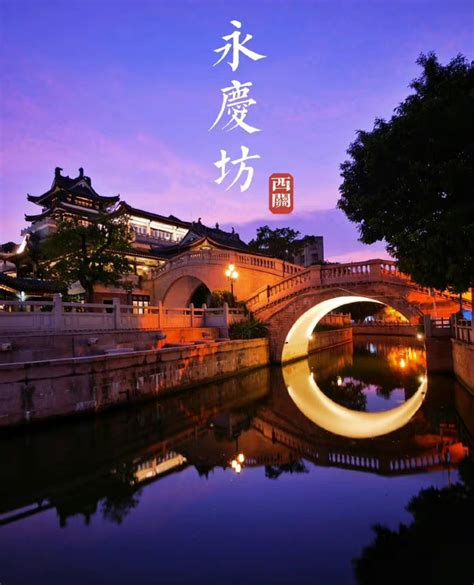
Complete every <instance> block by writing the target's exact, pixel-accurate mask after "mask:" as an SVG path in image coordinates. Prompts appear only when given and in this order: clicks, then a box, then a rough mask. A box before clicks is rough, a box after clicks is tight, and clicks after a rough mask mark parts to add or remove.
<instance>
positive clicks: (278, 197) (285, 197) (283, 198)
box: [272, 193, 291, 207]
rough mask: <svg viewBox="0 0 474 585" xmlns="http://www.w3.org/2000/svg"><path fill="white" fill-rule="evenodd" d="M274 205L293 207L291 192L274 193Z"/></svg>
mask: <svg viewBox="0 0 474 585" xmlns="http://www.w3.org/2000/svg"><path fill="white" fill-rule="evenodd" d="M272 207H291V194H290V193H273V195H272Z"/></svg>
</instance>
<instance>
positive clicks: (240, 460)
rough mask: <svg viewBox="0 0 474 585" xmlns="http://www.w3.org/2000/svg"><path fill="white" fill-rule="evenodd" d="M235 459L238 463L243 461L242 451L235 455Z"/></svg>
mask: <svg viewBox="0 0 474 585" xmlns="http://www.w3.org/2000/svg"><path fill="white" fill-rule="evenodd" d="M237 461H238V462H239V463H243V462H244V461H245V457H244V454H243V453H239V454H238V455H237Z"/></svg>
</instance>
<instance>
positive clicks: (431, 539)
mask: <svg viewBox="0 0 474 585" xmlns="http://www.w3.org/2000/svg"><path fill="white" fill-rule="evenodd" d="M459 471H460V477H461V482H460V483H456V484H454V485H452V486H448V487H445V488H442V489H438V488H435V487H430V488H428V489H424V490H421V491H420V493H419V494H418V495H417V496H415V497H414V498H412V500H411V501H410V502H409V504H408V506H407V508H406V509H407V511H408V512H409V513H410V514H411V515H412V517H413V520H412V522H411V524H408V525H406V524H400V526H399V528H398V530H391V529H389V528H387V527H385V526H381V525H376V526H374V527H373V530H374V533H375V538H374V541H373V542H372V543H371V544H370V545H369V546H367V547H365V548H364V550H363V551H362V554H361V555H360V557H359V558H357V559H355V560H354V561H353V563H354V569H355V574H356V577H357V582H358V583H359V584H360V585H379V584H380V583H384V584H386V585H392V584H393V585H395V584H396V585H399V584H400V583H408V584H411V583H413V584H415V583H417V584H419V583H430V584H431V585H444V584H445V583H453V584H454V583H472V581H473V579H474V565H473V563H472V549H473V546H474V537H473V531H472V518H474V462H473V461H470V460H467V459H465V460H464V461H462V462H461V465H460V467H459Z"/></svg>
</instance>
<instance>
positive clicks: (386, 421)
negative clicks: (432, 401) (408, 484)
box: [283, 360, 427, 439]
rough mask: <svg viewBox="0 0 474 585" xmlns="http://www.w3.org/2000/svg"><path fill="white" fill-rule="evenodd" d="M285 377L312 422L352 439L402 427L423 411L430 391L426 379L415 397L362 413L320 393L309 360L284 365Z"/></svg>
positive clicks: (384, 433) (293, 396) (296, 400)
mask: <svg viewBox="0 0 474 585" xmlns="http://www.w3.org/2000/svg"><path fill="white" fill-rule="evenodd" d="M283 378H284V380H285V384H286V386H287V388H288V393H289V394H290V396H291V398H292V400H293V402H294V403H295V404H296V406H297V407H298V408H299V409H300V410H301V412H302V413H303V414H304V415H305V416H306V417H307V418H309V420H311V421H312V422H314V423H315V424H317V425H318V426H319V427H321V428H323V429H325V430H326V431H329V432H331V433H334V434H336V435H340V436H343V437H348V438H351V439H368V438H372V437H378V436H380V435H386V434H388V433H391V432H393V431H396V430H397V429H400V428H402V427H403V426H404V425H406V424H407V423H408V421H409V420H410V419H411V418H412V417H413V415H414V414H415V413H416V412H417V410H418V409H419V408H420V406H421V404H422V403H423V400H424V398H425V395H426V389H427V381H426V376H423V377H422V379H421V382H420V386H419V388H418V390H417V391H416V392H415V394H413V396H412V397H411V398H409V399H408V400H407V401H406V402H404V403H403V404H401V405H400V406H397V407H395V408H392V409H391V410H387V411H384V412H359V411H355V410H350V409H349V408H346V407H344V406H341V405H340V404H337V403H336V402H334V401H333V400H331V399H330V398H328V397H327V396H326V395H325V394H324V393H323V392H322V391H321V390H320V388H319V387H318V385H317V383H316V381H315V379H314V376H313V374H312V372H311V371H310V368H309V364H308V360H301V361H299V362H295V363H293V364H290V365H287V366H284V367H283Z"/></svg>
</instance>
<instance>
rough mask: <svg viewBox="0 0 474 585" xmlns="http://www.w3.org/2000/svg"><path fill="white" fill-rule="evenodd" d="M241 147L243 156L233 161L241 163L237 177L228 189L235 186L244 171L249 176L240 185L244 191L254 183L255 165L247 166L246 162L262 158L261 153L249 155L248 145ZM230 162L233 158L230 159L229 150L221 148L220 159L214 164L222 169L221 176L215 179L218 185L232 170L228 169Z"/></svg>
mask: <svg viewBox="0 0 474 585" xmlns="http://www.w3.org/2000/svg"><path fill="white" fill-rule="evenodd" d="M240 148H241V150H242V156H241V157H240V158H237V159H235V160H233V161H232V164H233V165H237V164H240V166H239V171H238V173H237V175H236V177H235V179H234V180H233V181H232V183H231V184H230V185H229V186H228V187H227V189H226V191H228V190H229V189H230V188H231V187H233V186H234V185H235V183H236V182H237V181H238V180H239V179H240V177H241V175H242V174H243V173H244V172H246V173H247V178H246V179H245V181H244V183H243V184H242V185H240V192H241V193H243V192H244V191H247V189H248V188H249V187H250V185H251V183H252V179H253V174H254V169H253V167H250V166H247V165H246V164H245V163H246V161H248V160H251V159H256V158H260V155H259V154H253V155H251V156H248V154H249V149H248V148H247V147H246V146H241V147H240ZM229 162H231V160H230V157H229V156H227V151H225V150H221V158H220V160H218V161H216V162H215V163H214V166H216V167H217V168H218V169H220V171H221V176H220V177H219V178H218V179H216V180H215V181H214V182H215V183H217V184H218V185H220V184H221V183H222V181H223V180H224V179H225V177H226V176H227V175H228V174H229V173H230V170H227V171H226V166H227V164H228V163H229Z"/></svg>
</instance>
